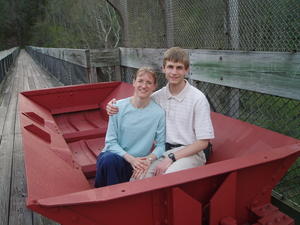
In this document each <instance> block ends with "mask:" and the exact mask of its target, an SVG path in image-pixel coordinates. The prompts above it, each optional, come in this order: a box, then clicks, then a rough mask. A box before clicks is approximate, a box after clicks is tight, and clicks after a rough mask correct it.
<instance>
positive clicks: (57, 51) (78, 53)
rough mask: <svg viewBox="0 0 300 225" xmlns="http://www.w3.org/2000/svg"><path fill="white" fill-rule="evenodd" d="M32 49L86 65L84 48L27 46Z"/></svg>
mask: <svg viewBox="0 0 300 225" xmlns="http://www.w3.org/2000/svg"><path fill="white" fill-rule="evenodd" d="M29 48H31V49H33V50H34V51H37V52H40V53H42V54H45V55H49V56H52V57H54V58H57V59H61V60H64V61H67V62H70V63H73V64H76V65H79V66H82V67H87V59H86V53H87V51H88V50H86V49H69V48H40V47H34V46H29Z"/></svg>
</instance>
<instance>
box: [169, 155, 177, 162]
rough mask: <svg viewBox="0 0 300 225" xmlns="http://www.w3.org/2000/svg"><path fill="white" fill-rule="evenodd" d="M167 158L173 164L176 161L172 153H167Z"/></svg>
mask: <svg viewBox="0 0 300 225" xmlns="http://www.w3.org/2000/svg"><path fill="white" fill-rule="evenodd" d="M168 157H169V158H170V159H172V161H173V162H175V161H176V158H175V155H174V153H169V154H168Z"/></svg>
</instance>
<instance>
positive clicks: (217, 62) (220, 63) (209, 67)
mask: <svg viewBox="0 0 300 225" xmlns="http://www.w3.org/2000/svg"><path fill="white" fill-rule="evenodd" d="M165 50H166V49H149V48H120V51H121V66H125V67H132V68H140V67H141V66H152V67H153V68H154V69H155V70H157V71H159V72H161V66H162V60H163V53H164V52H165ZM187 51H188V52H189V55H190V61H191V66H190V75H189V78H191V79H193V80H199V81H204V82H208V83H214V84H219V85H224V86H228V87H233V88H239V89H245V90H250V91H256V92H260V93H265V94H270V95H275V96H281V97H285V98H291V99H297V100H300V53H288V52H246V51H224V50H223V51H217V50H196V49H193V50H192V49H187Z"/></svg>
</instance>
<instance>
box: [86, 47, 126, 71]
mask: <svg viewBox="0 0 300 225" xmlns="http://www.w3.org/2000/svg"><path fill="white" fill-rule="evenodd" d="M89 53H90V61H91V66H93V67H106V66H119V65H120V56H119V49H118V48H115V49H97V50H96V49H92V50H89Z"/></svg>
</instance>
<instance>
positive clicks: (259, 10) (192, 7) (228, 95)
mask: <svg viewBox="0 0 300 225" xmlns="http://www.w3.org/2000/svg"><path fill="white" fill-rule="evenodd" d="M109 2H110V3H111V4H112V5H113V6H114V7H115V8H116V9H117V10H118V11H119V13H120V14H121V17H122V20H123V37H124V40H123V45H124V46H125V47H129V48H167V47H171V46H180V47H183V48H187V49H211V50H243V51H270V52H272V51H274V52H275V51H276V52H291V53H296V52H298V51H299V50H300V22H299V21H300V2H299V1H298V0H290V1H286V0H276V1H275V0H264V1H258V0H250V1H249V0H213V1H212V0H144V1H140V0H126V1H120V0H109ZM297 68H298V69H296V70H297V71H298V72H296V73H295V74H294V76H295V77H296V76H297V77H298V78H299V71H300V67H299V65H298V67H297ZM135 71H136V69H134V68H130V67H123V68H122V80H123V81H126V82H129V81H131V77H132V74H133V73H134V72H135ZM159 77H161V79H160V80H159V83H160V86H162V85H164V84H165V80H164V77H163V75H162V74H160V76H159ZM257 82H259V81H257ZM191 83H193V85H195V86H196V87H197V88H199V89H200V90H201V91H203V92H204V93H205V94H206V96H207V97H208V99H209V101H210V103H211V106H212V108H213V109H214V111H216V112H220V113H222V114H225V115H228V116H231V117H234V118H237V119H241V120H244V121H247V122H250V123H252V124H255V125H258V126H261V127H264V128H267V129H270V130H274V131H277V132H279V133H282V134H286V135H288V136H291V137H294V138H297V139H300V101H299V100H300V97H299V98H298V99H297V100H294V99H289V98H283V97H278V96H272V95H267V94H262V93H258V92H254V91H247V90H242V89H238V88H232V87H226V86H222V85H217V84H213V83H205V82H202V81H197V80H191ZM299 88H300V86H299ZM299 182H300V160H299V159H298V161H297V162H296V163H295V164H294V165H293V167H292V168H291V169H290V170H289V172H288V174H287V175H286V176H285V177H284V178H283V179H282V181H281V182H280V184H279V185H278V186H277V187H276V188H275V191H276V192H278V193H279V194H280V195H281V196H283V197H284V198H287V199H289V201H291V202H292V204H293V205H294V206H296V207H297V208H298V210H300V189H299V184H300V183H299Z"/></svg>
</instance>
